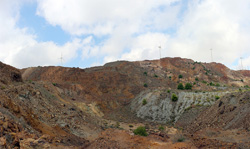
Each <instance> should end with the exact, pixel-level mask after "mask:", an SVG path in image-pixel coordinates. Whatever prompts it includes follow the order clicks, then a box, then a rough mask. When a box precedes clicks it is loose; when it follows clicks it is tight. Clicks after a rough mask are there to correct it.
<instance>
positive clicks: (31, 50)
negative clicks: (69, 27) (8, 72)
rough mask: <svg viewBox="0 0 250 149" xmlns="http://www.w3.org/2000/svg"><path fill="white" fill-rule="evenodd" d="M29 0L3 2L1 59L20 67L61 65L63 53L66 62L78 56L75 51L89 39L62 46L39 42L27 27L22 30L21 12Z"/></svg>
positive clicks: (0, 20)
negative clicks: (18, 23)
mask: <svg viewBox="0 0 250 149" xmlns="http://www.w3.org/2000/svg"><path fill="white" fill-rule="evenodd" d="M24 2H28V0H22V1H18V0H13V1H7V0H3V1H0V22H1V24H0V60H1V61H3V62H5V63H7V64H10V65H13V66H15V67H18V68H24V67H29V66H38V65H42V66H44V65H57V64H60V60H59V57H60V56H61V53H63V54H64V56H63V57H64V62H67V61H69V60H71V59H72V58H74V57H76V52H77V50H78V49H80V48H81V47H82V46H83V45H86V44H88V40H87V39H77V38H74V39H72V41H69V42H67V43H65V44H64V45H62V46H59V45H57V44H55V43H54V42H53V41H48V42H38V41H37V40H36V35H33V34H29V33H28V32H27V28H19V27H17V26H16V23H17V21H18V19H19V9H20V7H21V5H22V4H23V3H24Z"/></svg>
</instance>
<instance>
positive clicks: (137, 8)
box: [37, 0, 178, 35]
mask: <svg viewBox="0 0 250 149" xmlns="http://www.w3.org/2000/svg"><path fill="white" fill-rule="evenodd" d="M175 1H178V0H157V1H155V0H140V1H134V0H119V1H117V0H105V1H103V0H92V1H89V0H72V1H67V0H54V1H51V0H38V10H37V14H38V15H40V16H42V17H44V18H45V19H46V20H47V21H48V22H49V23H50V24H52V25H59V26H61V27H62V28H63V29H64V30H65V31H67V32H69V33H71V34H74V35H82V34H95V35H106V34H112V33H113V31H114V30H115V29H116V27H120V25H123V24H126V25H128V28H130V29H132V30H133V31H132V32H140V30H141V29H143V28H141V27H142V26H141V25H143V26H144V25H145V23H149V25H150V24H151V23H152V20H151V18H150V17H149V15H150V14H152V13H156V12H157V14H156V15H159V16H164V12H165V11H166V10H165V7H167V6H169V5H170V4H171V3H172V2H175ZM159 7H162V10H161V11H157V10H159V9H158V8H159ZM156 15H153V16H152V18H155V17H156ZM167 17H170V18H171V16H170V15H169V16H167ZM160 22H161V21H160V19H156V21H155V23H160ZM156 25H157V24H156ZM131 26H133V27H131ZM159 26H161V25H159Z"/></svg>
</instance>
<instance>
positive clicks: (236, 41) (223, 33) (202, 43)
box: [169, 0, 250, 66]
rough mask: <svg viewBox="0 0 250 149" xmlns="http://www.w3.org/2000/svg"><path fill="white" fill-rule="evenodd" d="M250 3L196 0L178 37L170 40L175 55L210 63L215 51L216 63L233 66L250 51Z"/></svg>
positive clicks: (172, 52)
mask: <svg viewBox="0 0 250 149" xmlns="http://www.w3.org/2000/svg"><path fill="white" fill-rule="evenodd" d="M249 4H250V2H248V1H246V0H240V1H225V0H222V1H216V0H204V1H201V2H198V1H196V0H194V1H193V3H192V5H189V8H188V10H187V13H186V15H185V16H184V20H183V22H182V24H181V26H180V28H179V29H178V31H177V35H176V36H177V37H176V38H172V39H171V41H170V43H171V44H170V46H169V49H170V50H171V55H172V56H181V57H188V58H192V59H195V60H199V61H207V62H210V61H211V57H210V48H212V49H213V58H214V60H215V61H217V62H222V63H224V64H227V65H229V66H230V65H232V63H233V62H234V61H235V60H236V59H238V58H239V57H240V56H241V55H243V54H245V53H247V52H248V51H249V50H248V49H249V48H250V46H249V44H248V41H249V39H250V38H249V35H248V33H249V27H250V26H249V25H248V26H245V25H244V24H246V23H247V22H249V17H248V16H246V14H249V13H250V9H249ZM244 13H246V14H244Z"/></svg>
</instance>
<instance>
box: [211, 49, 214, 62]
mask: <svg viewBox="0 0 250 149" xmlns="http://www.w3.org/2000/svg"><path fill="white" fill-rule="evenodd" d="M210 51H211V62H213V61H214V60H213V49H210Z"/></svg>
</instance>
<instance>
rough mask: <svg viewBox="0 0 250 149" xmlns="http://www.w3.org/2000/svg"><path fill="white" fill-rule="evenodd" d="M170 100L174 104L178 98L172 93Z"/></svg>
mask: <svg viewBox="0 0 250 149" xmlns="http://www.w3.org/2000/svg"><path fill="white" fill-rule="evenodd" d="M171 99H172V101H173V102H176V101H177V100H178V97H177V95H176V94H175V93H173V94H172V97H171Z"/></svg>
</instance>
